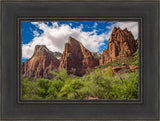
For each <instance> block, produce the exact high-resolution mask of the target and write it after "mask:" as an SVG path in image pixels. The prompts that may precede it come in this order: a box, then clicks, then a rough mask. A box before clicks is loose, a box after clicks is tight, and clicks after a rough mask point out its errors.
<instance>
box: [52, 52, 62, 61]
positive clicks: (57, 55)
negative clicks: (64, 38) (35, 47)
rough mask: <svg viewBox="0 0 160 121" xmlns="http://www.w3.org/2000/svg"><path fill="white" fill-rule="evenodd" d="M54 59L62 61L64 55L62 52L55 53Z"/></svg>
mask: <svg viewBox="0 0 160 121" xmlns="http://www.w3.org/2000/svg"><path fill="white" fill-rule="evenodd" d="M53 55H54V57H56V58H57V59H58V60H61V55H62V53H60V52H53Z"/></svg>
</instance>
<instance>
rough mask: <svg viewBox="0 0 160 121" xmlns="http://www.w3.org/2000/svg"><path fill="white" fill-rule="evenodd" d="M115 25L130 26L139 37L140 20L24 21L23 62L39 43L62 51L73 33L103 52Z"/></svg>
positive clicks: (74, 36) (84, 43)
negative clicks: (138, 21)
mask: <svg viewBox="0 0 160 121" xmlns="http://www.w3.org/2000/svg"><path fill="white" fill-rule="evenodd" d="M114 26H116V27H118V26H119V27H121V28H122V29H124V28H127V29H128V30H130V31H131V32H132V33H133V35H134V37H135V39H136V38H137V36H138V23H137V22H22V62H24V61H25V60H26V59H28V58H30V57H31V56H32V55H33V52H34V47H35V45H37V44H39V45H46V46H47V48H49V49H50V50H51V51H59V52H61V53H62V52H63V50H64V44H65V43H66V42H67V39H68V37H69V36H72V37H73V38H75V39H77V40H78V41H80V42H81V43H82V44H83V45H84V46H85V47H86V48H87V49H89V50H90V51H92V52H97V51H99V52H100V53H102V51H103V50H104V49H107V43H108V40H109V37H110V34H111V32H112V30H113V28H114Z"/></svg>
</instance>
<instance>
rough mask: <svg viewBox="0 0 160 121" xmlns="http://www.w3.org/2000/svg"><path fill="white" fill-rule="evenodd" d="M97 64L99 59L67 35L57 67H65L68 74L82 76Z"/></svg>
mask: <svg viewBox="0 0 160 121" xmlns="http://www.w3.org/2000/svg"><path fill="white" fill-rule="evenodd" d="M97 65H99V60H98V59H95V58H94V57H93V56H92V53H91V52H90V51H89V50H88V49H86V48H85V47H84V46H83V45H82V44H81V43H80V42H78V41H77V40H75V39H74V38H72V37H69V39H68V43H66V44H65V49H64V52H63V54H62V56H61V62H60V67H59V69H62V68H65V69H67V73H68V74H74V75H78V76H82V75H83V74H85V73H86V72H87V71H88V70H90V69H92V68H93V67H95V66H97Z"/></svg>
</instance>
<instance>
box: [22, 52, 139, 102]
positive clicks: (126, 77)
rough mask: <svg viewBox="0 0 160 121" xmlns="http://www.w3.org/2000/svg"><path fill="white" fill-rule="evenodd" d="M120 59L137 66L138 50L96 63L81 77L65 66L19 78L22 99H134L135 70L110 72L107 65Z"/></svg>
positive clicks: (136, 75) (118, 62) (117, 64)
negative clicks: (49, 76)
mask: <svg viewBox="0 0 160 121" xmlns="http://www.w3.org/2000/svg"><path fill="white" fill-rule="evenodd" d="M121 63H126V64H127V65H129V64H132V65H137V66H138V51H136V52H135V54H134V57H129V58H126V59H124V58H123V59H122V58H120V59H118V60H116V61H114V62H111V63H108V64H106V65H104V66H98V67H97V68H95V69H92V70H91V71H90V72H89V73H87V74H85V75H84V76H82V77H78V76H73V75H68V74H67V71H66V70H65V69H62V70H61V72H59V73H57V72H54V71H52V74H53V75H54V78H53V79H52V80H49V79H43V78H41V79H37V80H34V79H31V78H30V79H28V78H23V79H22V98H23V99H86V98H87V97H98V98H99V99H137V98H138V71H136V72H132V73H124V74H121V75H119V74H118V73H117V74H113V73H112V70H111V68H110V67H109V66H121Z"/></svg>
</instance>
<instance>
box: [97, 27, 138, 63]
mask: <svg viewBox="0 0 160 121" xmlns="http://www.w3.org/2000/svg"><path fill="white" fill-rule="evenodd" d="M137 48H138V40H135V39H134V37H133V35H132V33H131V31H128V30H127V28H125V29H124V30H122V29H121V28H120V27H118V28H116V27H114V29H113V31H112V33H111V35H110V39H109V42H108V45H107V49H104V50H103V52H102V55H101V58H100V60H99V63H100V65H104V64H107V63H109V62H112V61H114V60H116V59H117V58H120V57H123V56H125V57H127V56H132V55H133V53H135V52H136V50H137Z"/></svg>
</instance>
